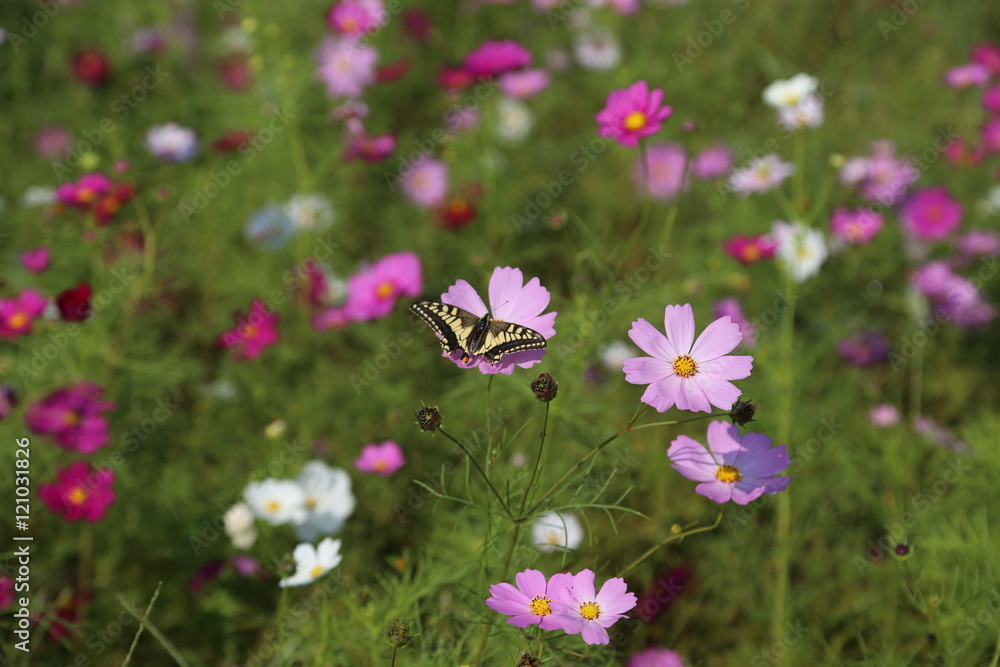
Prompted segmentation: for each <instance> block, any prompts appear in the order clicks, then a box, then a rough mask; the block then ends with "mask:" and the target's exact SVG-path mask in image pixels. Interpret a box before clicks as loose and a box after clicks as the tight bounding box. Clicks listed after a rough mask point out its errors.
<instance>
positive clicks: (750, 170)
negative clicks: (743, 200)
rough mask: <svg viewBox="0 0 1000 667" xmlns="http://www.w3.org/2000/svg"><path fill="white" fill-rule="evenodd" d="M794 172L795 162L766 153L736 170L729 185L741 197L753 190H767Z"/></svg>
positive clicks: (730, 178) (779, 183)
mask: <svg viewBox="0 0 1000 667" xmlns="http://www.w3.org/2000/svg"><path fill="white" fill-rule="evenodd" d="M794 173H795V164H794V163H792V162H783V161H782V160H781V156H780V155H777V154H771V155H765V156H763V157H759V158H756V159H754V160H753V161H752V162H751V163H750V164H749V165H747V166H746V167H743V168H742V169H737V170H736V171H734V172H733V173H732V174H731V175H730V176H729V187H730V188H731V189H732V191H733V192H735V193H736V194H738V195H740V196H741V197H746V196H747V195H749V194H751V193H753V192H767V191H768V190H770V189H771V188H774V187H777V186H779V185H781V182H782V181H784V180H785V179H786V178H788V177H789V176H791V175H792V174H794Z"/></svg>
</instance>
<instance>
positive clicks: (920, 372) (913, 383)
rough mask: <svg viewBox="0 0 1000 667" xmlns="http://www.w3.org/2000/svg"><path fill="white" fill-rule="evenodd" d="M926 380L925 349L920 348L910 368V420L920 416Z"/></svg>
mask: <svg viewBox="0 0 1000 667" xmlns="http://www.w3.org/2000/svg"><path fill="white" fill-rule="evenodd" d="M923 379H924V348H922V347H918V348H917V352H916V354H914V355H913V365H912V366H910V419H916V418H917V417H919V416H920V402H921V393H922V391H923Z"/></svg>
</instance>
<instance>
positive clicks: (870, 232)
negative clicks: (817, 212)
mask: <svg viewBox="0 0 1000 667" xmlns="http://www.w3.org/2000/svg"><path fill="white" fill-rule="evenodd" d="M880 229H882V214H881V213H877V212H875V211H873V210H872V209H870V208H859V209H854V210H851V209H848V208H844V207H841V208H838V209H836V210H835V211H834V212H833V215H832V216H830V232H831V233H832V234H833V235H834V236H835V237H837V238H838V239H841V240H842V241H846V242H847V243H852V244H855V245H865V244H866V243H868V242H869V241H871V240H872V238H873V237H874V236H875V234H876V233H878V230H880Z"/></svg>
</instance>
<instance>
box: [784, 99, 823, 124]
mask: <svg viewBox="0 0 1000 667" xmlns="http://www.w3.org/2000/svg"><path fill="white" fill-rule="evenodd" d="M822 124H823V100H822V99H821V98H820V97H819V95H809V96H808V97H806V98H805V99H804V100H802V101H801V102H799V103H798V104H796V105H795V106H792V107H782V108H780V109H778V125H779V126H780V127H781V128H783V129H786V130H801V129H803V128H806V127H819V126H820V125H822Z"/></svg>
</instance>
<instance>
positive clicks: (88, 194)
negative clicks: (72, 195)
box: [76, 188, 97, 202]
mask: <svg viewBox="0 0 1000 667" xmlns="http://www.w3.org/2000/svg"><path fill="white" fill-rule="evenodd" d="M96 196H97V193H96V192H94V191H93V190H91V189H90V188H80V189H79V190H77V191H76V198H77V199H78V200H80V201H82V202H89V201H91V200H93V198H94V197H96Z"/></svg>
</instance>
